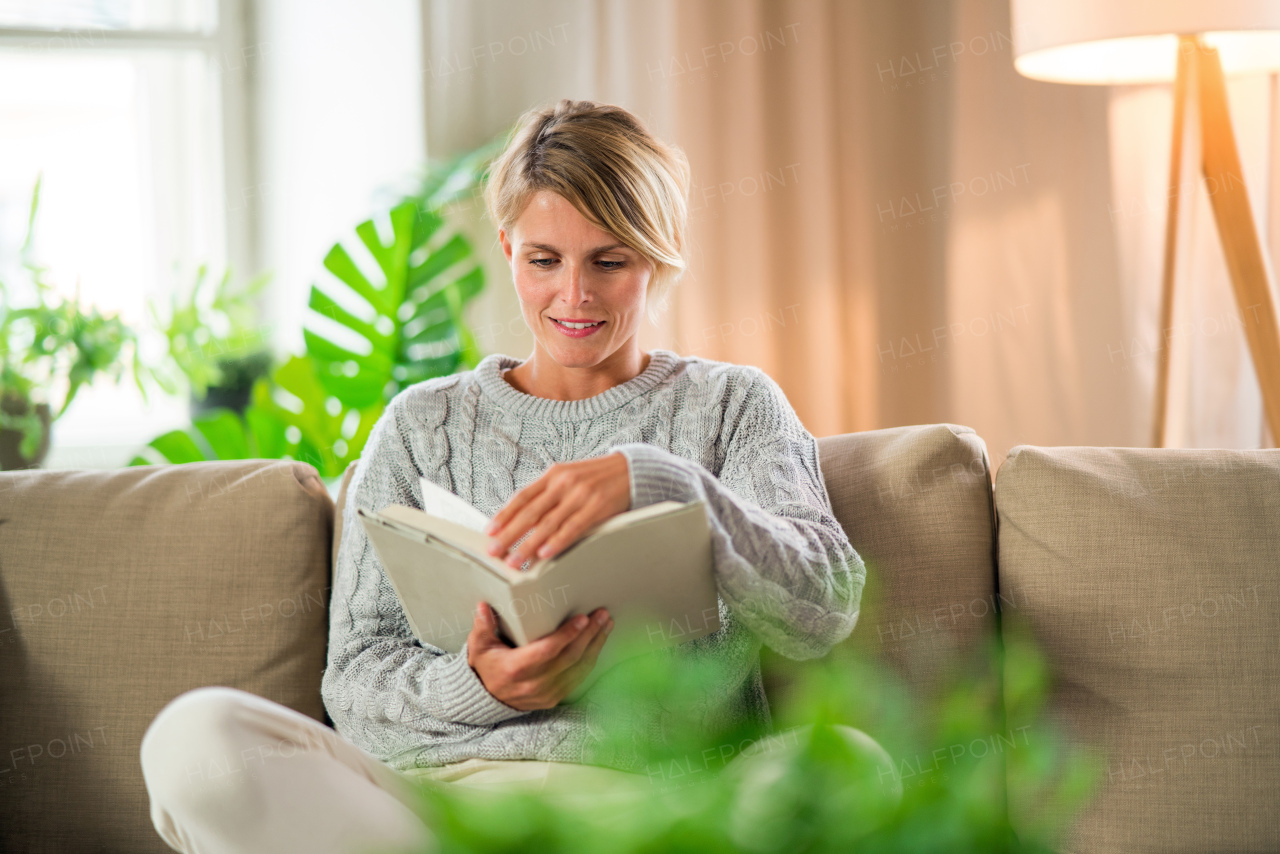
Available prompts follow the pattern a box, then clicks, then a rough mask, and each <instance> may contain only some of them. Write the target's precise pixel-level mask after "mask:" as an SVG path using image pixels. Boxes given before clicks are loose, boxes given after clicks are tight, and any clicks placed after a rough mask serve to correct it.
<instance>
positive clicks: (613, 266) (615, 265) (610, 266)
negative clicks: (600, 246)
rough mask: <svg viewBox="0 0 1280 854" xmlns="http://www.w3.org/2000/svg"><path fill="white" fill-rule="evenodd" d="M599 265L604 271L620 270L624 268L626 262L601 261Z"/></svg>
mask: <svg viewBox="0 0 1280 854" xmlns="http://www.w3.org/2000/svg"><path fill="white" fill-rule="evenodd" d="M600 263H601V264H602V265H604V268H605V269H606V270H617V269H620V268H622V267H624V266H626V263H627V262H625V261H601V262H600Z"/></svg>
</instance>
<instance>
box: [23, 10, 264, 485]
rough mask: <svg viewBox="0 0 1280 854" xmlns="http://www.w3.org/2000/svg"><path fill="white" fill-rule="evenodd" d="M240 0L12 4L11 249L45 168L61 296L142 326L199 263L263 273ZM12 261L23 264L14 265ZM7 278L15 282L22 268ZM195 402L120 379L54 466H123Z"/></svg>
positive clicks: (76, 425)
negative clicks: (253, 240)
mask: <svg viewBox="0 0 1280 854" xmlns="http://www.w3.org/2000/svg"><path fill="white" fill-rule="evenodd" d="M240 16H241V9H240V4H239V2H236V0H17V2H13V0H8V2H6V0H0V164H3V168H0V259H4V260H5V261H6V262H9V261H12V259H14V258H15V254H16V250H17V248H18V244H19V243H20V242H21V240H22V237H23V234H24V232H25V221H26V216H27V211H28V206H29V204H30V198H31V191H32V187H33V185H34V184H35V181H36V178H37V175H40V176H42V190H41V202H40V211H39V215H38V220H37V224H36V234H35V242H34V249H35V257H36V258H37V259H38V260H39V261H40V262H41V263H42V264H44V265H46V266H47V267H48V268H49V270H50V274H51V275H50V277H51V279H52V280H53V281H54V282H55V284H56V285H57V287H58V290H59V291H60V292H63V293H65V294H67V295H70V294H73V293H74V292H75V290H76V288H79V292H80V294H81V297H82V299H83V300H84V301H85V302H86V303H92V304H96V305H97V306H98V308H99V309H101V310H102V311H103V312H105V313H113V312H118V313H119V314H120V315H121V316H122V317H123V318H124V320H125V321H126V322H127V323H128V324H129V325H131V326H132V327H134V328H135V329H137V330H139V333H140V334H142V335H143V345H144V352H145V353H148V354H151V355H157V354H158V353H160V352H162V351H163V349H164V346H165V342H164V339H163V337H162V336H160V335H159V334H158V333H152V332H149V331H148V328H149V324H148V316H147V313H146V303H147V300H148V298H151V299H154V300H156V301H157V302H158V303H159V304H161V305H165V304H167V302H168V294H169V293H170V292H172V291H173V289H174V288H175V287H189V286H190V284H191V282H192V280H193V278H194V275H195V270H196V268H197V267H198V266H199V265H200V264H202V263H208V264H210V265H211V267H213V269H214V270H215V271H221V269H222V268H223V266H224V265H226V264H227V263H228V262H230V263H231V264H232V266H233V267H234V269H235V272H236V274H237V275H239V276H248V275H250V274H252V273H254V272H256V271H255V270H254V269H252V268H251V264H252V253H251V252H250V250H249V245H250V235H251V234H252V228H251V222H250V219H251V213H252V208H253V205H252V199H251V198H249V196H250V195H251V194H247V193H245V192H243V191H241V190H238V189H237V190H232V191H231V192H228V188H246V187H251V186H253V182H252V181H251V180H250V179H249V164H248V162H247V161H248V158H247V155H246V152H247V151H248V149H249V146H248V141H247V138H246V135H247V122H246V121H245V116H246V109H245V105H246V102H247V98H246V95H245V91H246V88H247V83H248V77H249V67H250V63H249V62H248V61H247V60H249V59H251V56H250V52H248V51H246V49H245V47H244V40H243V38H242V35H241V32H242V29H241V27H240V26H239V21H240ZM4 272H5V273H11V272H12V271H11V270H6V271H4ZM7 280H12V276H9V277H8V279H7ZM186 416H187V405H186V402H185V401H178V400H174V399H172V398H167V397H165V396H164V395H163V394H162V393H159V392H157V394H155V395H153V396H152V399H151V404H150V405H149V406H148V405H145V404H144V403H143V402H142V398H141V396H140V395H139V393H138V391H137V389H136V387H134V386H133V384H132V382H130V381H128V377H127V375H126V377H125V378H124V379H122V381H121V383H120V385H119V386H114V385H112V384H111V383H110V381H109V380H104V381H102V382H99V383H96V384H95V385H94V386H93V387H92V388H87V389H84V390H82V391H81V392H80V395H79V396H78V397H77V399H76V402H75V403H74V404H73V405H72V407H71V408H70V409H69V410H68V411H67V413H66V415H64V416H63V418H62V419H61V420H59V421H58V422H57V424H56V425H55V428H54V446H53V451H52V453H51V454H50V458H49V460H48V462H47V463H46V466H48V467H63V466H76V467H80V466H83V467H99V466H101V467H112V466H117V465H122V464H124V463H125V462H127V461H128V459H129V458H130V456H131V454H130V452H131V451H132V450H133V448H135V447H136V446H137V445H138V444H141V443H143V442H146V441H148V440H149V439H151V438H152V437H154V436H155V435H157V434H158V433H160V432H163V431H164V430H167V429H171V428H173V427H177V426H180V425H182V424H184V423H186Z"/></svg>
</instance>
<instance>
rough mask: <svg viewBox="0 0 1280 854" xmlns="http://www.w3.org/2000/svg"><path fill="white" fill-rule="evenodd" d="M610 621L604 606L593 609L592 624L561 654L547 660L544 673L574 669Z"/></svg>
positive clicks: (555, 674)
mask: <svg viewBox="0 0 1280 854" xmlns="http://www.w3.org/2000/svg"><path fill="white" fill-rule="evenodd" d="M608 623H609V612H608V611H606V610H605V609H604V608H597V609H596V610H594V611H592V612H591V623H590V625H588V627H587V628H586V629H584V630H583V631H582V634H580V635H578V637H576V638H574V640H573V642H572V643H570V644H569V645H568V646H567V647H565V648H564V650H563V651H562V652H561V653H560V654H559V655H557V656H556V657H555V658H554V659H552V660H551V661H549V662H547V665H546V669H545V670H544V671H543V675H544V676H547V677H555V676H557V675H560V674H563V673H565V672H566V671H568V670H570V669H572V668H573V667H574V665H576V664H577V663H578V662H579V661H581V660H582V657H583V655H585V654H586V651H587V649H588V648H589V647H590V646H591V644H592V643H594V642H595V641H596V639H597V638H599V637H600V635H601V633H602V632H603V631H604V627H605V626H606V625H608Z"/></svg>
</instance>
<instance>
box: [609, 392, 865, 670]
mask: <svg viewBox="0 0 1280 854" xmlns="http://www.w3.org/2000/svg"><path fill="white" fill-rule="evenodd" d="M754 373H755V379H754V381H753V382H752V384H751V386H750V387H749V388H748V390H747V392H746V397H745V400H744V401H743V403H742V406H741V407H740V409H739V414H738V415H737V423H736V424H735V425H733V429H732V432H731V435H730V437H729V439H728V442H727V448H726V452H725V458H724V463H723V465H722V466H721V470H720V476H719V478H718V479H717V478H716V477H715V476H714V475H712V474H711V473H710V472H709V471H707V470H706V469H705V468H703V467H702V465H700V464H699V463H697V462H694V461H691V460H687V459H684V458H683V457H679V456H677V455H675V454H672V453H670V452H669V451H666V450H663V449H662V448H658V447H656V446H653V445H648V444H641V443H629V444H625V445H619V446H617V447H616V448H615V450H617V451H621V452H622V453H623V455H624V456H626V458H627V464H628V467H629V469H630V477H631V506H632V508H639V507H646V506H648V505H650V504H654V503H657V502H659V501H663V500H674V501H697V500H703V501H706V506H707V516H708V522H709V524H710V528H711V541H712V552H713V558H714V561H715V576H716V583H717V587H718V588H719V592H720V596H721V598H723V599H724V601H725V604H726V605H728V606H729V608H730V609H731V610H732V612H733V614H734V616H735V617H738V618H739V619H741V620H742V621H743V623H744V624H745V625H746V626H747V628H749V629H750V630H751V631H752V632H753V633H754V634H755V635H756V636H757V637H759V638H760V640H761V641H762V642H763V643H765V644H767V645H768V646H769V647H771V648H772V649H774V650H776V651H778V652H779V653H781V654H783V655H785V656H787V657H788V658H793V659H805V658H814V657H817V656H820V655H823V654H825V653H826V652H827V651H828V650H829V649H830V648H831V647H832V646H833V645H835V644H836V643H838V642H839V641H841V640H843V639H844V638H845V637H847V636H848V635H849V633H850V632H851V631H852V630H853V627H854V624H855V623H856V622H857V619H858V604H859V601H860V599H861V595H862V587H863V584H864V581H865V578H866V568H865V566H864V565H863V562H862V559H861V558H860V557H859V556H858V553H857V552H856V551H854V549H853V546H851V545H850V544H849V540H848V537H847V536H846V535H845V533H844V529H843V528H841V527H840V523H839V522H837V521H836V519H835V516H834V514H833V513H832V510H831V500H830V498H829V497H828V495H827V490H826V485H825V483H824V481H823V480H822V474H821V472H820V470H819V468H818V455H817V443H816V441H815V440H814V438H813V436H812V435H811V434H810V433H809V432H808V430H806V429H805V428H804V425H803V424H801V423H800V419H799V417H798V416H797V415H796V414H795V411H794V410H793V409H792V408H791V405H790V403H789V402H788V401H787V399H786V396H785V395H784V394H783V392H782V389H781V388H779V387H778V385H777V383H775V382H774V381H773V379H772V378H770V377H769V376H768V375H767V374H765V373H764V372H762V371H756V372H754Z"/></svg>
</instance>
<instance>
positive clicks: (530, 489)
mask: <svg viewBox="0 0 1280 854" xmlns="http://www.w3.org/2000/svg"><path fill="white" fill-rule="evenodd" d="M546 487H547V481H546V475H545V474H543V475H542V476H541V477H539V478H538V479H537V480H535V481H534V482H533V483H531V484H529V485H528V486H526V487H525V488H524V489H521V490H519V491H518V492H516V493H515V494H514V495H512V496H511V497H510V498H508V499H507V503H506V504H504V505H503V506H502V509H501V510H499V511H498V512H497V513H495V514H493V518H492V519H490V520H489V524H488V525H487V526H486V527H485V533H486V534H487V533H490V532H493V531H497V530H499V529H501V528H503V527H504V526H506V524H507V522H509V521H511V517H512V516H514V515H515V514H516V513H517V512H519V511H520V508H522V507H524V505H526V504H528V503H529V502H530V501H532V500H533V499H534V498H536V497H537V496H538V495H539V494H541V493H542V491H543V490H544V489H546Z"/></svg>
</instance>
